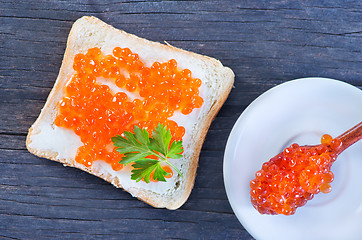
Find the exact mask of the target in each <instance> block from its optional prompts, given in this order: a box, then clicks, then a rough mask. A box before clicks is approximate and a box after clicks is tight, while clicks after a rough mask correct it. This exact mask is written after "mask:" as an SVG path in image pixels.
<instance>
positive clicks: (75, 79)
mask: <svg viewBox="0 0 362 240" xmlns="http://www.w3.org/2000/svg"><path fill="white" fill-rule="evenodd" d="M73 69H74V71H75V73H74V74H73V75H72V77H71V78H70V80H69V81H68V83H67V84H66V87H65V96H64V97H63V99H62V100H61V101H60V102H59V104H58V115H57V117H56V118H55V121H54V123H55V125H57V126H59V127H65V128H69V129H72V130H73V131H74V132H75V133H76V134H77V135H78V136H79V137H80V139H81V141H82V143H83V146H81V147H79V149H78V150H77V154H76V157H75V161H76V162H78V163H80V164H83V165H84V166H86V167H91V166H92V164H93V162H94V161H95V160H103V161H105V162H106V163H108V164H109V165H110V166H111V167H112V169H113V170H114V171H119V170H121V169H122V168H123V165H122V164H119V161H120V160H121V159H122V155H121V154H119V153H118V152H116V151H115V148H114V146H113V145H112V141H111V138H112V137H114V136H116V135H117V134H118V135H120V134H122V133H123V132H124V131H132V130H133V129H134V126H135V125H137V126H139V127H141V128H145V129H147V130H148V131H149V133H150V134H152V130H153V129H154V128H155V127H156V126H157V124H158V123H162V124H163V125H165V126H166V127H167V128H168V129H170V131H171V134H172V139H173V140H182V138H183V136H184V135H185V128H184V127H183V126H180V125H178V124H177V123H176V122H175V121H173V120H170V118H171V117H172V116H173V114H174V112H175V111H180V112H181V113H183V114H190V113H191V112H192V111H193V110H194V109H195V108H200V107H201V106H202V105H203V99H202V97H200V95H199V88H200V86H201V84H202V83H201V80H200V79H196V78H193V77H192V73H191V71H190V70H189V69H178V67H177V62H176V60H175V59H171V60H169V61H168V62H165V63H160V62H154V63H153V64H152V66H150V67H147V66H146V65H145V64H144V63H143V62H142V61H141V59H140V57H139V55H138V54H136V53H133V52H132V51H131V50H130V49H129V48H120V47H115V48H114V49H113V51H112V54H110V55H104V54H103V53H102V52H101V50H100V49H99V48H97V47H95V48H91V49H88V51H87V53H86V54H83V53H78V54H76V55H75V57H74V62H73ZM99 77H101V78H106V79H107V80H109V81H110V82H111V83H109V84H110V85H112V84H113V85H114V86H116V87H118V88H119V91H118V92H114V89H113V88H112V90H111V88H110V86H108V85H105V84H102V82H101V81H98V78H99ZM125 90H126V91H127V92H129V93H131V94H132V97H131V95H129V94H128V93H126V92H125ZM134 96H136V98H135V97H134ZM137 96H139V97H137ZM163 168H164V170H165V171H166V172H168V173H170V174H169V175H167V176H166V178H169V177H171V176H172V175H173V174H172V170H171V168H169V167H168V166H165V167H163Z"/></svg>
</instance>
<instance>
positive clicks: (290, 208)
mask: <svg viewBox="0 0 362 240" xmlns="http://www.w3.org/2000/svg"><path fill="white" fill-rule="evenodd" d="M361 139H362V122H360V123H358V124H357V125H356V126H354V127H353V128H351V129H349V130H348V131H346V132H344V133H343V134H341V135H340V136H338V137H336V138H334V139H333V138H332V137H331V136H330V135H328V134H324V135H323V136H322V138H321V144H319V145H314V146H299V145H298V144H295V143H294V144H292V145H291V146H290V147H287V148H286V149H285V150H284V151H283V152H281V153H279V154H278V155H276V156H275V157H273V158H271V159H270V160H269V161H268V162H265V163H263V166H262V169H261V170H259V171H257V172H256V173H255V179H253V180H251V181H250V188H251V190H250V196H251V203H252V204H253V206H254V208H255V209H256V210H258V211H259V212H260V213H261V214H272V215H275V214H284V215H292V214H294V213H295V211H296V209H297V208H298V207H302V206H304V205H305V204H306V203H307V201H308V200H311V199H312V198H313V197H314V194H318V193H319V192H323V193H329V192H330V191H331V190H332V189H331V185H330V183H331V182H332V181H333V179H334V175H333V173H332V172H331V166H332V164H333V162H334V161H335V160H336V159H337V157H338V155H340V154H341V153H342V152H343V151H344V150H346V149H347V148H348V147H350V146H351V145H352V144H354V143H356V142H358V141H359V140H361Z"/></svg>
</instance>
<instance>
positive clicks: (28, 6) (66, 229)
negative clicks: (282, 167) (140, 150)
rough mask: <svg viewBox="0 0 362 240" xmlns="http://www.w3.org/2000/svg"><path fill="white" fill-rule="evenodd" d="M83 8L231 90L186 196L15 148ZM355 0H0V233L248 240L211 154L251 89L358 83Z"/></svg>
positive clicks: (360, 14) (360, 33)
mask: <svg viewBox="0 0 362 240" xmlns="http://www.w3.org/2000/svg"><path fill="white" fill-rule="evenodd" d="M84 15H94V16H96V17H99V18H100V19H102V20H103V21H105V22H107V23H109V24H112V25H113V26H115V27H117V28H120V29H123V30H125V31H127V32H130V33H133V34H136V35H138V36H141V37H144V38H147V39H150V40H154V41H160V42H163V41H167V42H168V43H170V44H171V45H174V46H176V47H180V48H183V49H186V50H190V51H194V52H197V53H201V54H205V55H209V56H212V57H215V58H217V59H220V60H221V62H222V63H223V64H224V65H226V66H229V67H230V68H232V69H233V71H234V72H235V75H236V79H235V88H234V89H233V90H232V92H231V94H230V97H229V98H228V100H227V101H226V103H225V105H224V106H223V108H222V109H221V111H220V113H219V115H218V116H217V118H216V119H215V121H214V122H213V124H212V126H211V128H210V131H209V133H208V135H207V138H206V141H205V143H204V145H203V149H202V152H201V155H200V162H199V168H198V172H197V173H198V175H197V178H196V182H195V187H194V189H193V191H192V193H191V196H190V198H189V200H188V201H187V202H186V204H185V205H184V206H182V207H181V208H180V209H179V210H176V211H169V210H163V209H154V208H152V207H150V206H148V205H146V204H144V203H143V202H140V201H138V200H136V199H134V198H132V197H131V196H130V195H129V194H128V193H126V192H123V191H122V190H117V189H115V188H114V187H112V186H111V185H110V184H108V183H106V182H104V181H102V180H100V179H98V178H96V177H94V176H91V175H89V174H86V173H84V172H82V171H79V170H77V169H73V168H64V167H63V166H62V165H60V164H58V163H55V162H51V161H49V160H46V159H40V158H37V157H35V156H33V155H31V154H30V153H28V152H27V151H26V147H25V137H26V133H27V130H28V128H29V127H30V125H31V124H32V123H33V122H34V121H35V119H36V117H37V116H38V114H39V112H40V110H41V108H42V106H43V105H44V103H45V100H46V98H47V95H48V94H49V92H50V90H51V88H52V86H53V84H54V81H55V79H56V77H57V74H58V70H59V67H60V64H61V61H62V56H63V53H64V50H65V44H66V39H67V35H68V33H69V30H70V28H71V25H72V23H73V22H74V21H75V20H76V19H78V18H79V17H81V16H84ZM361 40H362V3H361V1H359V0H350V1H336V0H330V1H324V0H307V1H284V0H276V1H264V0H261V1H249V0H240V1H237V0H235V1H216V0H215V1H197V0H195V1H166V0H158V1H156V0H155V1H142V0H139V1H116V0H109V1H107V0H104V1H101V0H93V1H85V0H77V1H56V0H48V1H20V0H0V169H1V176H0V222H1V224H0V238H4V239H36V238H37V239H39V238H40V239H131V238H133V239H160V238H165V239H245V240H249V239H253V238H252V236H251V235H249V233H248V232H247V231H246V230H245V229H244V228H243V226H242V225H241V224H240V223H239V222H238V220H237V218H236V217H235V215H234V214H233V212H232V209H231V208H230V205H229V203H228V200H227V197H226V194H225V189H224V184H223V176H222V164H223V153H224V148H225V144H226V141H227V138H228V135H229V133H230V131H231V128H232V126H233V124H234V123H235V121H236V119H237V118H238V116H239V115H240V114H241V113H242V112H243V110H244V109H245V108H246V107H247V106H248V105H249V104H250V103H251V102H252V101H253V100H254V99H255V98H256V97H258V96H259V95H260V94H261V93H263V92H265V91H266V90H268V89H270V88H271V87H273V86H275V85H277V84H280V83H283V82H285V81H288V80H292V79H296V78H302V77H309V76H319V77H330V78H335V79H339V80H342V81H345V82H348V83H350V84H353V85H355V86H357V87H359V88H362V78H361V77H362V54H361Z"/></svg>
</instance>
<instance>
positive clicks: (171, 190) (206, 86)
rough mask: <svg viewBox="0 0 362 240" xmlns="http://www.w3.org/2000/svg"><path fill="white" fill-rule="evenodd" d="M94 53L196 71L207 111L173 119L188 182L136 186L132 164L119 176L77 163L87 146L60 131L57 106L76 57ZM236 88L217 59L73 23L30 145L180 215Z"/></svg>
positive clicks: (100, 165)
mask: <svg viewBox="0 0 362 240" xmlns="http://www.w3.org/2000/svg"><path fill="white" fill-rule="evenodd" d="M93 47H98V48H100V50H101V51H102V53H103V54H111V53H112V50H113V49H114V48H115V47H121V48H129V49H131V51H132V52H134V53H137V54H138V55H139V57H140V59H141V60H142V61H143V62H144V63H145V65H146V66H151V64H152V63H153V62H155V61H158V62H166V61H168V60H170V59H175V60H176V61H177V64H178V65H177V66H178V67H179V68H180V69H185V68H187V69H189V70H191V72H192V77H195V78H199V79H201V80H202V85H201V87H200V89H199V90H200V96H201V97H202V98H203V99H204V104H203V106H202V107H201V108H198V109H194V110H193V112H192V113H191V114H189V115H183V114H181V112H175V114H174V116H172V119H173V120H174V121H176V122H177V123H178V124H179V125H181V126H184V127H185V131H186V133H185V136H184V137H183V146H184V153H183V158H181V159H177V160H173V159H171V161H172V163H173V164H174V165H176V166H177V167H178V168H179V169H180V171H181V172H182V174H183V177H180V176H178V175H177V174H174V176H173V177H172V178H170V179H167V182H151V183H149V184H147V183H145V182H143V181H140V182H136V181H134V180H131V178H130V174H131V173H130V171H131V167H130V165H131V164H129V165H127V166H126V167H124V168H123V169H122V170H120V171H114V170H113V169H112V167H111V166H110V165H109V164H107V163H106V162H104V161H102V160H97V161H95V162H94V163H93V165H92V166H91V167H86V166H84V165H82V164H79V163H77V162H76V161H75V155H76V153H77V149H78V147H80V146H82V142H81V140H80V138H79V136H77V135H76V134H75V133H74V132H73V131H72V130H69V129H66V128H62V127H58V126H56V125H55V124H54V119H55V117H56V116H57V112H58V103H59V101H60V100H61V99H62V98H63V97H64V95H65V91H64V88H65V85H66V83H67V81H68V80H69V79H70V78H71V76H72V75H73V74H74V73H75V71H74V70H73V60H74V56H75V55H76V54H77V53H86V52H87V50H88V49H90V48H93ZM97 81H98V79H97ZM101 81H102V84H107V79H102V80H101ZM233 82H234V74H233V72H232V70H231V69H229V68H227V67H224V66H223V65H222V64H221V63H220V62H219V61H217V60H216V59H213V58H210V57H206V56H202V55H199V54H195V53H192V52H188V51H185V50H181V49H178V48H175V47H172V46H170V45H164V44H160V43H157V42H151V41H148V40H146V39H142V38H139V37H137V36H134V35H131V34H128V33H126V32H124V31H121V30H118V29H115V28H113V27H112V26H110V25H107V24H106V23H104V22H102V21H101V20H99V19H97V18H95V17H82V18H80V19H78V20H77V21H76V22H75V23H74V25H73V27H72V29H71V31H70V34H69V38H68V42H67V48H66V51H65V54H64V59H63V63H62V66H61V68H60V72H59V75H58V78H57V80H56V82H55V85H54V87H53V89H52V91H51V92H50V94H49V97H48V99H47V101H46V103H45V106H44V108H43V109H42V111H41V113H40V115H39V117H38V119H37V120H36V121H35V123H34V124H33V125H32V126H31V128H30V129H29V133H28V136H27V140H26V145H27V148H28V150H29V151H30V152H31V153H33V154H35V155H37V156H39V157H44V158H48V159H51V160H54V161H58V162H61V163H63V164H64V166H71V167H76V168H79V169H82V170H84V171H86V172H89V173H91V174H93V175H95V176H98V177H100V178H103V179H104V180H106V181H108V182H110V183H112V184H113V185H114V186H116V187H120V188H123V189H124V190H126V191H128V192H129V193H130V194H132V195H133V196H134V197H137V198H139V199H141V200H142V201H144V202H146V203H148V204H150V205H152V206H154V207H158V208H168V209H177V208H179V207H180V206H181V205H182V204H183V203H184V202H185V201H186V200H187V198H188V196H189V195H190V193H191V190H192V188H193V185H194V181H195V176H196V169H197V165H198V159H199V154H200V150H201V147H202V144H203V142H204V139H205V137H206V133H207V131H208V129H209V127H210V124H211V122H212V120H213V119H214V117H215V116H216V114H217V112H218V111H219V110H220V108H221V106H222V104H223V103H224V102H225V100H226V98H227V96H228V94H229V92H230V90H231V88H232V86H233ZM109 86H111V84H109ZM113 87H114V86H113ZM118 90H119V89H118ZM115 91H117V89H115ZM123 91H124V90H123Z"/></svg>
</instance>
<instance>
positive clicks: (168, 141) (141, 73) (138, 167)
mask: <svg viewBox="0 0 362 240" xmlns="http://www.w3.org/2000/svg"><path fill="white" fill-rule="evenodd" d="M233 83H234V74H233V72H232V70H231V69H230V68H228V67H224V66H223V65H222V64H221V63H220V62H219V61H218V60H216V59H213V58H210V57H207V56H203V55H199V54H196V53H192V52H189V51H185V50H182V49H179V48H176V47H173V46H170V45H169V44H161V43H157V42H152V41H149V40H146V39H142V38H139V37H137V36H135V35H132V34H128V33H126V32H124V31H122V30H118V29H116V28H114V27H112V26H110V25H108V24H106V23H104V22H102V21H101V20H99V19H97V18H95V17H88V16H85V17H82V18H80V19H78V20H77V21H76V22H75V23H74V24H73V26H72V29H71V31H70V34H69V37H68V40H67V47H66V50H65V54H64V58H63V62H62V65H61V68H60V71H59V75H58V77H57V79H56V81H55V84H54V87H53V88H52V90H51V92H50V94H49V96H48V99H47V101H46V103H45V105H44V107H43V108H42V110H41V113H40V115H39V117H38V118H37V119H36V121H35V122H34V124H33V125H32V126H31V128H30V129H29V133H28V136H27V139H26V146H27V148H28V150H29V151H30V152H31V153H32V154H34V155H37V156H39V157H43V158H47V159H50V160H53V161H57V162H60V163H62V164H63V165H64V166H70V167H76V168H79V169H81V170H83V171H86V172H88V173H90V174H93V175H95V176H97V177H100V178H102V179H104V180H106V181H108V182H110V183H111V184H113V185H114V186H116V187H117V188H123V189H124V190H125V191H127V192H129V193H130V194H131V195H132V196H134V197H137V198H138V199H140V200H142V201H144V202H146V203H148V204H150V205H152V206H154V207H157V208H167V209H177V208H179V207H180V206H182V205H183V204H184V203H185V201H186V200H187V198H188V197H189V195H190V193H191V190H192V188H193V185H194V181H195V177H196V169H197V166H198V160H199V155H200V151H201V147H202V144H203V142H204V139H205V137H206V134H207V131H208V129H209V127H210V125H211V122H212V121H213V119H214V118H215V116H216V114H217V113H218V111H219V110H220V108H221V107H222V105H223V103H224V102H225V100H226V99H227V97H228V95H229V93H230V91H231V88H232V86H233Z"/></svg>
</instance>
